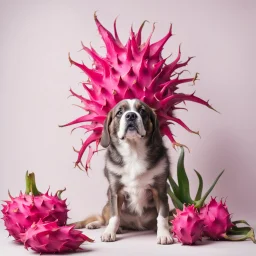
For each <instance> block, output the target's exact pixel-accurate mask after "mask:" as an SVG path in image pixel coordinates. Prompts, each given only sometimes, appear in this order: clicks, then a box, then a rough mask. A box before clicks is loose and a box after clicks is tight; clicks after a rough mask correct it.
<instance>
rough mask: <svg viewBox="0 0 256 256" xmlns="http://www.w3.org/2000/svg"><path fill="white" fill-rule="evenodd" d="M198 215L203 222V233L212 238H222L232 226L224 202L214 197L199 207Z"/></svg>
mask: <svg viewBox="0 0 256 256" xmlns="http://www.w3.org/2000/svg"><path fill="white" fill-rule="evenodd" d="M199 216H200V218H201V219H202V220H203V222H204V235H205V236H208V237H210V238H211V239H214V240H219V239H222V238H224V236H225V235H226V233H227V231H229V229H230V228H232V226H233V224H232V222H231V219H230V214H229V212H228V208H227V206H226V204H225V203H223V202H222V201H220V202H217V201H216V200H215V198H211V201H210V203H209V204H207V205H205V206H204V207H202V208H201V209H200V215H199Z"/></svg>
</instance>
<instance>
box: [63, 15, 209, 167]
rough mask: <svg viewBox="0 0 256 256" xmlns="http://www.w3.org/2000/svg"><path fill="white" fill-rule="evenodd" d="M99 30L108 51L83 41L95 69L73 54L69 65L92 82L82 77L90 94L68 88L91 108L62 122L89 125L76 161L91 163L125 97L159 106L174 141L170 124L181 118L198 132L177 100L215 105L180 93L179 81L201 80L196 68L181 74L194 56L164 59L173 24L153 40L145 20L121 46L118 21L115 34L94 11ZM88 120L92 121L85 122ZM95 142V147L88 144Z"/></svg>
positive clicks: (163, 127)
mask: <svg viewBox="0 0 256 256" xmlns="http://www.w3.org/2000/svg"><path fill="white" fill-rule="evenodd" d="M94 18H95V22H96V25H97V27H98V31H99V33H100V35H101V37H102V39H103V41H104V43H105V46H106V51H107V53H106V56H105V57H101V56H100V55H99V54H98V53H97V52H96V51H95V50H94V49H93V48H92V47H91V48H88V47H86V46H84V45H83V44H82V47H83V50H84V51H85V52H86V53H88V54H89V55H90V56H91V58H92V59H93V68H92V69H90V68H88V67H87V66H85V65H84V64H83V63H82V64H80V63H77V62H75V61H73V60H72V59H71V58H70V56H69V61H70V63H71V65H75V66H77V67H78V68H80V69H81V70H82V71H83V72H84V73H85V74H86V75H87V76H88V81H87V82H83V83H82V86H83V88H84V90H85V92H86V95H88V97H89V98H86V97H84V96H82V95H78V94H76V93H75V92H74V91H73V90H72V89H70V92H71V94H72V95H73V96H75V97H76V98H78V99H79V100H80V101H81V103H82V106H80V107H81V108H82V109H84V110H85V111H86V112H87V113H86V114H85V115H83V116H81V117H79V118H77V119H75V120H74V121H72V122H69V123H67V124H65V125H61V126H60V127H64V126H69V125H75V124H81V123H82V125H80V126H78V127H76V128H82V129H85V131H87V132H91V134H90V135H89V137H88V138H87V139H86V140H85V141H84V142H82V147H81V148H80V150H76V149H74V150H75V151H76V152H77V153H78V157H77V160H76V163H75V165H76V166H78V167H79V168H80V169H83V168H84V169H85V170H86V171H87V170H88V168H89V163H90V160H91V158H92V156H93V154H94V153H95V152H97V151H98V145H99V142H100V139H101V134H102V130H103V123H104V120H105V118H106V116H107V114H108V112H109V111H110V110H111V109H112V108H113V107H114V106H115V105H116V104H117V103H118V102H119V101H121V100H123V99H131V98H138V99H140V100H142V101H144V102H145V103H147V104H148V105H149V106H150V107H151V108H152V109H154V110H155V112H156V114H157V117H158V120H159V124H160V129H161V133H162V135H166V136H167V137H168V138H169V139H170V140H171V142H172V143H173V146H174V147H175V146H181V145H182V144H180V143H178V142H176V141H175V139H174V138H173V134H172V132H171V130H170V128H169V124H173V123H177V124H179V125H181V126H182V127H183V128H185V129H186V130H188V131H189V132H192V133H195V134H199V132H197V131H193V130H191V129H190V128H188V126H187V125H186V124H185V123H184V122H183V121H182V120H180V119H179V118H177V117H175V116H174V114H173V111H175V110H177V109H184V108H181V107H177V104H179V103H182V102H185V101H193V102H197V103H200V104H203V105H205V106H207V107H209V108H211V109H213V108H212V107H211V106H210V105H209V103H208V101H204V100H202V99H200V98H198V97H196V96H195V95H194V93H193V94H184V93H180V92H176V90H177V89H179V87H178V86H179V85H181V84H184V83H188V82H192V83H193V84H194V82H195V81H196V80H197V75H198V74H197V73H196V74H195V76H194V77H190V78H181V75H182V74H183V72H185V70H182V71H178V70H179V69H181V68H183V67H185V66H186V65H187V64H188V62H189V61H190V60H191V59H192V57H189V58H188V60H187V61H185V62H180V58H181V51H180V48H179V51H178V55H177V57H176V58H175V59H174V60H172V61H171V62H170V63H167V62H166V61H167V58H168V57H167V58H162V55H161V54H162V50H163V47H164V45H165V43H166V42H167V41H168V39H169V38H170V37H171V36H172V26H170V29H169V31H168V33H167V34H166V36H165V37H163V38H162V39H161V40H159V41H157V42H155V43H152V44H151V43H150V40H151V36H152V34H153V31H154V26H153V31H152V33H151V34H150V36H149V37H148V39H147V40H146V42H145V43H142V40H141V33H142V29H143V26H144V23H145V22H143V23H142V25H141V26H140V28H139V30H138V32H137V33H136V34H135V33H134V31H133V29H132V28H131V33H130V37H129V39H128V42H127V43H126V45H123V44H122V43H121V41H120V39H119V37H118V34H117V29H116V21H115V22H114V36H113V35H112V34H111V33H110V32H109V31H108V30H107V29H106V28H104V27H103V26H102V24H101V23H100V22H99V20H98V18H97V16H96V15H94ZM88 122H90V124H85V123H88ZM76 128H74V129H76ZM93 142H96V146H95V147H94V148H92V147H91V146H90V144H92V143H93ZM88 147H89V152H88V156H87V160H86V163H85V164H83V163H82V156H83V154H84V152H85V150H86V149H87V148H88Z"/></svg>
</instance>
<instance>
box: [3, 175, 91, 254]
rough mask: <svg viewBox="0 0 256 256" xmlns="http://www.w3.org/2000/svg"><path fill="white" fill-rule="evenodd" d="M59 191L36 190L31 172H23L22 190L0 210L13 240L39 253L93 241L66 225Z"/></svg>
mask: <svg viewBox="0 0 256 256" xmlns="http://www.w3.org/2000/svg"><path fill="white" fill-rule="evenodd" d="M63 191H64V190H59V191H57V192H56V194H55V195H50V194H49V190H48V191H47V192H46V193H44V194H43V193H41V192H39V191H38V189H37V187H36V183H35V174H34V173H30V174H28V172H27V173H26V191H25V193H24V194H23V193H22V192H20V195H19V196H17V197H12V196H11V194H10V193H9V196H10V200H8V201H5V205H3V209H2V213H3V220H4V224H5V227H6V230H7V231H8V232H9V235H10V236H12V237H14V239H15V241H16V242H17V243H21V244H24V246H25V248H26V249H27V248H31V249H32V250H34V251H36V252H39V253H62V252H71V251H76V250H78V249H81V248H80V247H79V246H80V245H81V244H82V243H84V242H85V241H88V242H92V241H93V240H92V239H90V238H89V237H87V236H86V235H84V234H83V233H82V232H81V231H78V230H75V229H74V226H72V225H71V226H66V223H67V219H68V215H67V213H68V208H67V204H66V199H65V200H62V199H61V193H62V192H63Z"/></svg>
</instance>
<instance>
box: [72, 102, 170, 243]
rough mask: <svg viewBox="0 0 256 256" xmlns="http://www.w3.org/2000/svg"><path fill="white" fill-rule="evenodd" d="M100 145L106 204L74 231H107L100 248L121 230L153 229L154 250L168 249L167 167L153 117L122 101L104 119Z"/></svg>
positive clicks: (140, 106) (146, 108)
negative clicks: (161, 246) (156, 247)
mask: <svg viewBox="0 0 256 256" xmlns="http://www.w3.org/2000/svg"><path fill="white" fill-rule="evenodd" d="M100 144H101V146H103V147H104V148H107V152H106V159H105V168H104V174H105V177H106V178H107V180H108V182H109V187H108V191H107V195H108V202H107V204H106V205H105V207H104V208H103V211H102V214H101V215H94V216H91V217H89V218H86V219H85V220H83V221H80V222H77V223H75V227H76V228H84V227H86V228H89V229H94V228H100V227H101V226H102V225H107V227H106V229H105V231H104V233H103V234H102V236H101V240H102V241H103V242H113V241H115V240H116V234H117V233H120V232H121V230H122V229H132V230H148V229H154V230H156V231H157V243H158V244H171V243H173V238H172V236H171V234H170V228H169V224H168V215H169V205H168V197H167V178H168V176H169V169H170V161H169V157H168V154H167V149H166V148H165V146H164V144H163V140H162V136H161V134H160V130H159V123H158V120H157V117H156V114H155V112H154V111H153V110H152V109H151V108H150V107H149V106H148V105H147V104H145V103H144V102H142V101H140V100H138V99H130V100H122V101H121V102H119V103H118V104H117V105H116V106H115V107H114V108H113V109H112V110H111V111H110V112H109V113H108V116H107V118H106V120H105V122H104V128H103V133H102V137H101V141H100Z"/></svg>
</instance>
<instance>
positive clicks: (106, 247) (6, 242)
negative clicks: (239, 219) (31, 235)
mask: <svg viewBox="0 0 256 256" xmlns="http://www.w3.org/2000/svg"><path fill="white" fill-rule="evenodd" d="M103 230H104V229H103V228H101V229H96V230H88V229H83V232H84V233H85V234H86V235H87V236H89V237H90V238H92V239H94V240H95V241H94V243H86V244H84V245H83V246H82V248H83V249H84V251H82V252H76V253H69V254H65V255H75V254H76V255H79V256H80V255H88V256H89V255H92V256H105V255H111V256H115V255H118V256H125V255H133V256H139V255H142V256H144V255H147V256H148V255H170V256H176V255H177V256H178V255H189V256H192V255H197V256H201V255H202V256H211V255H223V256H228V255H232V256H235V255H237V256H238V255H239V256H240V255H243V256H256V244H254V243H252V242H251V241H243V242H227V241H209V240H204V241H203V242H202V243H198V245H194V246H184V245H181V244H179V243H175V244H172V245H158V244H156V233H155V232H154V231H140V232H131V231H129V232H128V231H125V232H124V233H123V234H119V235H117V241H116V242H111V243H103V242H101V241H100V235H101V233H102V232H103ZM7 236H8V234H7V232H6V231H5V230H4V227H3V225H2V224H0V255H1V256H9V255H11V256H16V255H17V256H25V255H26V256H28V255H37V254H36V253H35V252H33V251H32V250H28V251H27V250H26V249H24V247H23V245H18V244H16V243H15V242H14V241H13V239H12V238H11V237H9V238H8V237H7ZM38 255H39V254H38ZM48 255H49V254H48ZM55 255H56V254H55ZM62 255H63V254H62Z"/></svg>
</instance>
